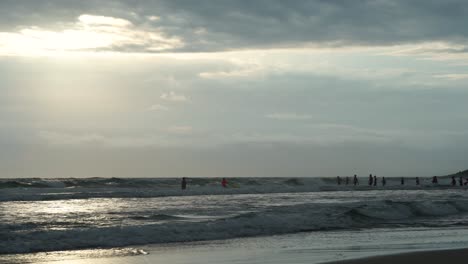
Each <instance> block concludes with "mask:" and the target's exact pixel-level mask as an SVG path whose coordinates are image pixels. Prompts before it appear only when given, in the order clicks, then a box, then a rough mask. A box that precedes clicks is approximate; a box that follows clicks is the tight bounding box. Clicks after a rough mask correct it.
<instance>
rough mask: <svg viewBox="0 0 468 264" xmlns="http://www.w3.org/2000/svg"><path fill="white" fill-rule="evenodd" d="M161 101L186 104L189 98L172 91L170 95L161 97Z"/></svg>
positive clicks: (165, 94)
mask: <svg viewBox="0 0 468 264" xmlns="http://www.w3.org/2000/svg"><path fill="white" fill-rule="evenodd" d="M161 99H163V100H166V101H172V102H185V101H188V99H187V97H186V96H185V95H183V94H176V93H175V92H173V91H171V92H168V93H163V94H162V95H161Z"/></svg>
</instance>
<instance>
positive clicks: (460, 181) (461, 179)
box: [458, 176, 463, 186]
mask: <svg viewBox="0 0 468 264" xmlns="http://www.w3.org/2000/svg"><path fill="white" fill-rule="evenodd" d="M458 182H459V183H460V186H463V177H461V176H460V179H458Z"/></svg>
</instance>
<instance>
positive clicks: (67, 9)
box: [0, 0, 468, 51]
mask: <svg viewBox="0 0 468 264" xmlns="http://www.w3.org/2000/svg"><path fill="white" fill-rule="evenodd" d="M0 10H1V11H0V29H1V30H4V31H11V30H13V29H14V28H17V27H21V26H31V25H38V26H46V25H47V26H53V25H57V23H63V22H71V21H75V20H76V17H77V16H78V15H80V14H82V13H91V14H96V15H107V16H115V17H121V18H125V19H129V20H131V21H132V22H133V23H135V24H136V25H138V26H141V27H145V28H146V29H148V30H151V29H162V30H163V31H164V32H166V33H167V34H168V35H170V36H180V37H182V38H183V39H184V40H185V42H186V43H187V45H185V46H184V47H183V48H182V49H183V50H186V51H187V50H188V51H212V50H230V49H242V48H255V47H281V46H293V45H300V44H304V43H310V42H312V43H319V44H327V45H389V44H397V43H408V42H420V41H441V40H446V41H455V42H457V41H458V42H465V41H466V39H467V38H468V27H466V24H467V22H468V3H467V2H466V1H462V0H448V1H426V0H415V1H404V0H401V1H396V0H395V1H392V0H378V1H375V0H360V1H345V0H342V1H337V0H327V1H325V0H314V1H309V0H289V1H282V0H255V1H251V0H238V1H230V0H217V1H212V0H198V1H190V0H160V1H149V0H140V1H138V0H128V1H125V0H119V1H111V2H110V1H97V0H88V1H71V0H70V1H68V0H60V1H59V0H34V1H33V0H29V1H28V0H25V1H14V0H5V1H1V2H0ZM147 16H158V17H160V19H159V20H155V21H150V20H148V19H146V17H147ZM130 50H133V49H130Z"/></svg>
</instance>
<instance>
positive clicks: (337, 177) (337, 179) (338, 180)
mask: <svg viewBox="0 0 468 264" xmlns="http://www.w3.org/2000/svg"><path fill="white" fill-rule="evenodd" d="M336 184H338V185H341V178H340V176H336Z"/></svg>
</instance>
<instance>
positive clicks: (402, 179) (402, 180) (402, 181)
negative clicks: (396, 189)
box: [401, 177, 405, 185]
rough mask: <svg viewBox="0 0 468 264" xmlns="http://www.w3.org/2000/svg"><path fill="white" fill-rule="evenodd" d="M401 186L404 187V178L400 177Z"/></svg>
mask: <svg viewBox="0 0 468 264" xmlns="http://www.w3.org/2000/svg"><path fill="white" fill-rule="evenodd" d="M401 185H405V178H403V177H401Z"/></svg>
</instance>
